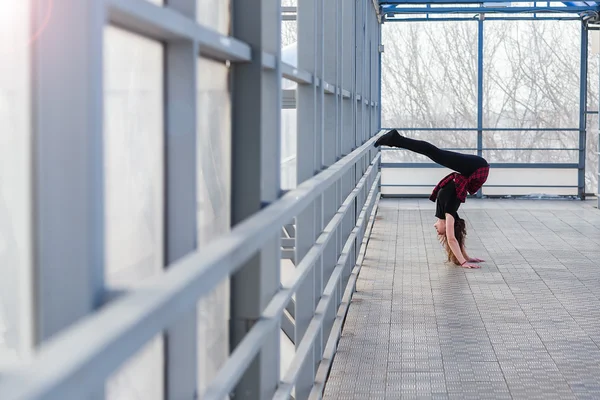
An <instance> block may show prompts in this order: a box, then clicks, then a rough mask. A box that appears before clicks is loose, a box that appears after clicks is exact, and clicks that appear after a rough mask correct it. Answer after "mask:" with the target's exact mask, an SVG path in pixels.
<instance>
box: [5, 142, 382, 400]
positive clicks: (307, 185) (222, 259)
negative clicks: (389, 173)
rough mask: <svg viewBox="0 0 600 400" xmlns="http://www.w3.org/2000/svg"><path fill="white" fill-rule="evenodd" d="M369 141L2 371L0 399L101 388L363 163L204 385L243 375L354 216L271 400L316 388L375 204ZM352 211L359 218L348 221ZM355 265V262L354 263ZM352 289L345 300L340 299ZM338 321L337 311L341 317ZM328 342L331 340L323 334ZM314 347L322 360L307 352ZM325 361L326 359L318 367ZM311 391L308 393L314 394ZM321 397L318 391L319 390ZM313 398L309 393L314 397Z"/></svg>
mask: <svg viewBox="0 0 600 400" xmlns="http://www.w3.org/2000/svg"><path fill="white" fill-rule="evenodd" d="M374 140H375V138H372V139H370V140H369V141H368V142H366V143H365V144H364V145H362V146H361V147H359V148H358V149H356V150H354V151H353V152H352V153H351V154H349V155H348V156H346V157H344V158H343V159H341V160H340V161H338V162H337V163H335V164H334V165H332V166H331V167H329V168H328V169H326V170H325V171H323V172H321V173H320V174H318V175H316V176H315V177H314V178H312V179H309V180H307V181H306V182H304V183H302V184H300V185H299V186H298V187H297V188H296V189H295V190H292V191H290V192H288V193H287V194H285V195H284V196H283V197H282V198H280V199H279V200H277V201H275V202H274V203H272V204H271V205H269V206H268V207H267V208H265V209H264V210H262V211H260V212H258V213H257V214H256V215H254V216H252V217H250V218H249V219H247V220H246V221H245V222H243V223H241V224H239V225H238V226H237V227H235V228H234V229H233V230H232V231H231V233H230V234H228V235H226V236H225V237H222V238H221V239H218V240H216V241H215V242H214V243H212V244H211V246H210V248H208V249H206V250H200V251H198V252H196V253H194V254H191V255H189V256H187V257H185V258H184V259H182V260H181V261H179V262H177V263H176V264H175V265H173V266H171V267H170V268H169V269H168V271H166V272H165V273H164V274H163V275H161V276H158V277H156V278H152V279H151V280H149V281H148V282H147V283H145V284H144V285H143V286H142V287H140V288H139V289H135V290H132V291H131V292H130V293H128V294H126V295H124V296H123V297H122V298H120V299H118V300H116V301H114V303H112V304H109V305H108V306H107V307H105V308H103V309H101V310H99V311H98V312H96V313H94V314H93V315H91V316H90V317H88V318H86V320H84V321H82V322H81V323H79V324H76V325H75V326H73V327H71V328H69V329H67V330H65V331H64V332H62V333H61V334H59V335H58V336H57V337H56V338H54V339H52V340H50V341H49V342H48V343H47V344H45V345H44V346H43V347H42V349H41V350H40V352H39V354H38V356H37V357H36V359H35V360H34V361H33V362H32V363H31V365H26V366H23V367H18V368H14V369H12V370H7V371H3V373H2V379H1V380H0V395H1V398H2V399H3V400H17V399H18V400H26V399H79V398H85V397H86V396H88V395H89V394H90V393H93V392H94V390H96V389H99V388H101V387H102V385H103V384H104V382H105V380H106V379H107V378H108V377H109V376H110V374H111V373H112V372H113V371H115V370H116V369H117V368H118V367H119V366H120V365H122V364H123V363H124V362H125V361H126V360H127V359H128V358H130V357H131V356H132V355H134V354H135V353H136V352H137V351H138V350H139V349H141V348H142V347H143V346H144V344H145V343H147V342H148V341H150V340H151V339H152V338H153V337H155V336H156V335H157V334H160V333H161V332H162V331H164V330H165V329H166V328H168V327H169V326H170V325H171V324H173V323H174V322H176V321H177V320H178V318H180V317H181V316H183V315H185V314H187V313H189V312H190V311H191V310H193V308H194V306H195V305H196V304H197V302H198V300H199V299H200V298H201V297H202V296H204V295H207V294H208V293H209V292H210V291H211V290H212V289H213V288H214V287H215V286H216V285H217V284H219V283H220V282H221V281H223V280H224V279H226V278H227V277H228V276H231V275H232V274H234V273H235V272H236V271H237V270H239V269H240V268H241V267H242V266H243V265H244V263H245V262H246V261H248V260H249V259H250V258H251V257H252V256H253V255H254V254H256V252H257V251H259V250H260V249H261V247H262V246H263V245H265V243H266V242H267V241H268V240H269V239H270V238H271V237H272V236H273V235H275V234H277V233H279V232H280V230H281V228H282V227H283V226H285V225H286V224H287V223H288V222H289V216H290V215H298V214H299V213H301V212H302V211H303V210H304V209H305V208H306V207H307V206H309V205H310V204H311V203H312V202H314V201H315V200H316V199H318V198H319V196H320V195H322V194H323V193H324V192H325V191H326V190H327V189H329V188H331V187H332V186H333V187H334V186H335V185H336V184H337V183H339V182H340V180H341V179H343V178H344V176H345V175H346V174H347V173H348V172H349V171H350V170H351V169H352V168H354V167H356V166H358V165H360V164H361V163H362V162H363V161H364V160H365V159H366V160H368V161H369V166H368V168H366V170H365V171H364V174H362V177H361V178H360V180H359V182H358V184H357V185H356V187H355V188H354V190H352V191H351V192H350V193H349V194H348V196H347V197H346V199H345V201H344V202H343V204H342V206H341V207H340V208H339V209H338V210H337V212H336V214H335V215H334V216H333V217H332V218H331V220H330V221H329V222H328V224H327V226H326V227H325V229H324V230H323V232H322V233H321V234H320V235H319V237H318V238H317V240H316V241H315V243H314V244H313V246H312V247H311V248H310V250H309V251H308V252H307V254H306V255H305V256H304V257H303V258H302V260H301V262H300V263H299V264H298V265H297V266H296V270H295V276H294V279H293V281H292V282H291V283H290V284H289V285H287V286H284V287H281V288H280V289H279V290H278V291H277V292H276V293H275V294H274V295H273V296H272V298H271V300H270V302H269V304H268V306H267V307H266V309H265V310H264V312H263V313H262V315H261V317H260V318H259V319H258V320H257V321H256V323H255V324H254V325H253V327H252V328H251V329H250V331H249V332H248V334H247V335H246V336H245V338H244V339H243V340H242V342H241V343H240V344H239V345H238V346H237V348H236V349H235V351H234V352H233V353H232V354H231V356H230V358H229V359H228V361H227V362H226V364H225V365H224V366H223V367H222V368H221V369H220V372H219V374H218V376H217V377H216V378H215V380H214V381H213V382H212V383H211V384H210V386H209V388H208V390H207V391H206V393H205V394H204V395H203V396H202V398H203V399H207V400H208V399H215V400H221V399H222V398H224V396H226V395H227V394H229V393H230V391H232V390H233V389H234V387H235V385H236V384H237V382H238V381H239V379H240V378H241V377H242V375H243V373H244V372H245V371H246V370H247V369H248V368H249V367H250V365H251V363H252V361H253V360H254V358H255V357H256V356H257V354H258V353H259V352H260V349H261V347H262V346H263V345H269V346H278V344H276V343H265V341H266V340H267V338H269V335H268V333H269V332H271V331H273V330H274V329H277V328H278V327H279V321H280V319H281V316H282V314H283V311H284V309H285V307H286V305H287V304H288V302H289V300H290V299H291V298H292V295H294V294H295V293H297V291H298V289H299V288H300V286H301V284H302V283H304V282H305V281H306V280H311V279H314V275H311V274H314V273H315V272H321V273H322V271H316V267H315V265H316V264H317V262H318V261H319V259H320V257H322V255H323V251H324V249H325V248H326V247H327V245H328V243H329V242H331V241H332V240H335V238H336V237H337V236H338V234H340V233H341V226H342V222H343V221H344V220H345V218H346V217H348V216H350V215H353V219H355V221H356V223H355V224H354V227H353V229H352V230H351V231H350V233H349V234H348V235H346V236H345V237H344V238H343V239H344V241H343V243H344V245H343V249H342V251H341V253H340V254H339V257H338V258H337V263H336V265H335V267H334V268H333V270H331V273H330V274H329V276H324V277H323V278H324V281H323V282H324V285H323V288H322V289H321V290H320V292H319V296H318V299H319V302H318V304H317V305H316V308H315V311H314V315H313V317H312V319H311V321H310V324H309V326H308V329H307V331H306V333H305V335H304V337H303V338H302V341H301V342H300V344H299V346H298V350H297V352H296V355H295V357H294V360H293V362H292V366H291V368H290V370H289V371H288V373H287V374H286V375H285V377H284V378H283V379H282V380H281V382H280V384H279V388H278V390H277V392H276V396H275V397H276V398H278V399H283V398H289V395H290V394H291V392H292V389H293V388H294V386H295V384H296V382H297V381H298V380H299V379H300V376H301V373H302V372H304V369H305V368H306V367H308V368H309V370H310V371H313V373H312V382H314V381H315V376H316V372H317V367H319V366H321V370H320V372H321V376H323V375H326V372H323V371H322V369H323V368H325V370H327V368H328V367H327V366H328V365H330V363H331V356H332V355H333V354H332V353H333V352H334V349H335V343H336V342H337V338H338V337H339V335H340V328H341V326H340V324H339V322H338V325H337V326H336V327H335V328H334V323H335V322H336V318H337V316H338V308H339V307H340V305H341V304H342V300H345V304H346V305H347V303H348V300H349V297H348V296H349V295H351V292H352V288H353V285H354V282H355V279H354V280H350V276H351V274H352V273H353V272H354V275H356V273H357V270H354V269H355V268H356V267H358V268H359V267H360V264H359V263H358V262H359V261H360V260H359V255H360V248H361V244H362V245H364V244H366V241H365V232H366V229H367V225H368V222H369V220H370V219H372V218H373V214H374V210H375V208H376V204H377V202H378V199H379V190H378V188H379V179H380V172H379V159H380V153H379V152H377V151H376V150H375V149H374V148H373V143H374ZM355 206H356V209H357V210H359V212H358V213H357V214H356V215H354V213H355ZM357 261H358V262H357ZM348 282H350V284H351V286H350V288H351V290H350V294H349V295H346V296H344V293H345V291H346V286H347V284H348ZM342 312H343V310H342ZM328 333H331V336H330V335H329V334H328ZM315 346H318V347H317V348H318V349H321V350H320V354H317V353H316V352H315V351H313V349H314V348H315ZM324 355H326V356H327V357H324ZM311 386H312V385H311ZM319 387H320V388H321V389H322V387H323V385H322V381H321V386H319ZM311 390H313V389H312V388H311Z"/></svg>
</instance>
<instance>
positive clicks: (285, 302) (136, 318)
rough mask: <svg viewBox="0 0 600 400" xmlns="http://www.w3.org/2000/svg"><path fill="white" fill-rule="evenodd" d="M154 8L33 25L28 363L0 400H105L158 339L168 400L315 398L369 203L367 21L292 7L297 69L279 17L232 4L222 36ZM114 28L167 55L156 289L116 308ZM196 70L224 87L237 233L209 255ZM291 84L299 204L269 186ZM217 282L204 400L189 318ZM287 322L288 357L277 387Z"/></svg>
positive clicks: (343, 12)
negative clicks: (217, 325)
mask: <svg viewBox="0 0 600 400" xmlns="http://www.w3.org/2000/svg"><path fill="white" fill-rule="evenodd" d="M154 3H157V2H149V1H145V0H88V1H80V0H61V1H54V2H50V3H49V4H51V5H52V20H51V23H50V24H48V25H47V26H45V24H46V22H47V21H45V14H44V13H43V12H42V10H41V8H40V10H37V11H39V12H37V14H39V15H35V16H34V19H33V26H32V31H36V29H38V28H41V27H42V26H45V27H44V28H43V29H44V34H43V35H41V36H40V37H39V38H37V39H36V41H35V42H34V43H33V47H32V49H33V50H32V51H33V54H34V57H33V59H32V68H31V69H32V71H33V72H32V75H31V82H33V86H34V87H33V92H32V93H33V107H32V121H33V125H32V126H33V130H34V132H33V135H34V137H35V138H36V140H35V141H34V143H35V146H36V147H35V151H34V152H33V154H34V165H35V174H34V175H35V176H36V178H37V179H36V180H35V183H34V186H35V188H34V189H35V190H34V191H33V192H34V193H35V197H34V199H33V202H34V204H35V207H36V208H35V213H34V214H35V216H36V220H35V223H34V225H33V231H34V235H35V243H36V244H37V247H35V251H34V253H35V254H34V259H35V263H36V264H35V267H34V272H33V275H34V281H35V282H36V286H35V287H34V289H33V290H32V293H30V294H31V296H32V299H35V301H36V304H35V309H34V310H33V312H32V315H34V316H35V317H34V321H32V324H31V325H32V326H33V327H35V335H34V337H35V344H34V345H33V347H34V348H35V351H34V356H33V359H32V360H30V362H27V363H23V364H19V365H12V366H7V367H2V369H1V370H0V398H1V399H3V400H17V399H18V400H28V399H60V400H67V399H77V400H80V399H84V398H85V399H88V398H94V399H100V398H104V397H105V394H104V390H105V389H104V385H105V382H106V380H107V378H109V377H110V376H111V374H112V373H114V372H115V371H116V370H117V369H118V368H119V367H120V366H122V365H123V364H124V363H125V362H126V361H128V360H129V359H130V358H131V357H132V356H133V355H135V354H136V353H137V352H138V351H139V350H140V349H142V348H143V347H144V345H145V344H147V343H148V342H149V341H150V340H152V339H153V338H155V337H157V336H158V337H161V336H162V337H163V340H164V343H165V377H164V382H165V383H164V395H163V398H165V399H177V400H179V399H190V400H191V399H194V398H203V399H219V400H220V399H223V398H224V397H226V396H227V395H230V396H232V398H236V399H267V398H278V399H283V398H289V397H290V396H294V398H297V399H307V398H309V397H310V398H319V397H320V396H321V394H322V391H323V389H324V382H325V380H326V377H327V374H328V371H329V368H330V366H331V362H332V358H333V354H334V352H335V349H336V345H337V340H338V338H339V336H340V333H341V321H342V320H343V317H344V312H345V311H344V310H347V304H348V302H349V299H350V296H351V294H352V291H353V288H354V286H353V284H354V282H355V274H354V278H353V271H354V269H355V266H356V265H357V262H358V261H359V258H360V254H361V246H362V247H364V246H365V245H366V239H365V238H366V237H368V235H367V233H366V230H367V227H368V222H369V221H370V220H371V219H372V218H374V210H375V208H376V206H377V203H378V200H379V182H380V172H379V160H380V154H379V152H378V151H377V150H376V149H375V148H374V147H373V143H374V140H375V138H374V137H375V135H376V134H377V132H378V125H379V103H378V101H376V99H377V98H378V94H379V81H380V79H379V49H380V46H379V45H380V29H379V22H380V21H379V16H378V9H377V7H376V4H375V3H374V2H372V1H371V0H355V1H351V2H349V1H347V0H334V1H323V0H298V6H297V21H298V33H299V35H298V37H299V39H298V53H299V54H298V56H299V57H298V59H299V64H298V67H293V66H291V65H288V64H285V63H283V62H282V61H281V57H280V54H281V50H280V48H281V45H280V32H281V29H280V24H281V20H282V7H281V4H280V0H232V1H231V3H230V4H231V7H232V21H233V22H232V32H231V34H230V35H223V34H221V33H218V32H216V31H215V30H212V29H209V28H207V27H205V26H203V25H201V24H199V23H198V22H196V14H197V12H199V10H197V7H199V5H198V4H200V3H199V2H197V0H169V1H168V2H167V4H164V5H162V6H161V5H159V4H154ZM46 11H47V10H46ZM110 25H112V26H116V27H119V28H120V29H123V30H126V31H129V32H132V33H135V34H136V35H139V36H142V37H147V38H151V39H153V40H155V41H159V42H161V43H162V44H163V46H164V54H165V60H164V65H165V76H164V99H165V101H164V110H165V117H166V118H165V119H166V123H165V126H164V143H165V149H164V160H165V162H164V165H163V166H162V170H163V172H164V185H165V186H164V187H165V191H164V196H165V210H164V215H165V217H164V232H165V234H164V243H165V260H164V273H162V274H160V275H157V276H154V277H151V278H148V280H147V281H146V282H144V284H143V285H142V286H140V287H138V288H134V289H130V290H125V291H123V292H122V293H110V292H108V291H107V288H106V285H105V284H104V278H103V277H104V272H105V269H106V265H105V261H104V242H103V240H104V239H103V238H104V234H105V231H104V226H105V215H104V212H105V204H104V199H105V194H104V172H103V168H104V167H103V161H104V154H103V150H102V149H103V140H104V138H103V112H104V109H103V101H104V100H103V35H104V29H105V27H106V26H110ZM199 57H204V58H210V59H212V60H216V61H218V62H220V63H227V64H228V65H230V68H231V71H232V73H231V77H232V79H231V88H232V89H231V93H230V95H231V101H232V108H233V111H232V115H231V122H232V127H233V132H232V149H231V151H232V184H231V185H232V186H231V190H232V198H231V209H232V230H231V232H230V233H229V234H226V235H224V236H222V237H220V238H218V239H216V240H214V241H212V242H210V244H209V245H207V246H206V247H199V246H198V241H197V232H196V226H197V198H196V196H197V180H196V174H197V172H196V170H195V168H196V165H197V160H198V157H199V154H198V151H197V146H196V140H197V137H196V129H197V128H196V127H197V122H198V114H197V98H196V80H197V78H198V75H197V73H198V72H197V62H198V59H199ZM200 73H201V72H200ZM284 77H285V78H287V79H290V80H293V81H295V82H297V83H298V90H297V100H296V102H297V109H298V117H299V118H298V143H297V148H298V152H297V162H298V176H297V181H298V186H297V188H296V189H294V190H291V191H289V192H287V193H284V192H282V191H281V189H280V180H279V171H280V156H279V154H280V147H279V143H280V135H281V132H280V130H281V127H280V126H281V124H280V111H281V109H282V106H283V104H282V90H281V82H282V78H284ZM67 82H68V83H67ZM57 99H58V100H60V101H57ZM219 133H220V132H218V131H215V132H214V135H219ZM291 219H294V220H295V227H294V226H291V229H293V230H295V235H294V240H295V242H294V243H293V244H294V246H293V251H294V257H293V258H294V264H295V276H294V279H293V280H291V282H286V284H285V285H282V284H281V283H280V272H279V268H280V260H281V258H282V251H281V245H282V242H281V231H282V228H284V227H286V228H288V229H290V225H289V223H290V220H291ZM286 244H288V245H289V241H288V242H286ZM287 251H289V248H288V250H287ZM354 272H355V273H356V271H354ZM228 278H231V328H230V339H231V343H230V357H229V359H228V360H227V361H226V362H225V364H224V365H222V366H221V369H220V371H219V373H218V375H217V376H216V377H215V379H214V380H212V381H211V382H203V386H208V389H207V390H206V391H205V392H204V393H198V388H199V387H200V385H199V382H198V378H197V376H198V374H197V372H198V369H199V365H198V360H197V351H196V350H197V347H198V346H202V343H199V342H198V340H197V320H196V318H197V317H196V314H195V306H196V304H197V302H198V300H199V299H201V298H202V297H203V296H205V295H207V294H209V293H210V292H211V291H212V290H213V289H214V288H215V287H216V286H217V285H218V284H220V283H222V282H223V281H225V280H227V279H228ZM292 299H293V301H292ZM284 310H287V312H289V313H290V314H291V315H292V318H291V319H290V318H288V319H287V320H286V321H287V322H288V323H291V324H293V329H294V333H293V335H292V334H290V335H291V336H292V337H293V340H294V344H295V347H296V352H295V355H294V359H293V361H292V363H291V366H290V368H289V369H288V370H287V371H286V372H285V374H283V375H281V374H280V346H279V332H280V328H281V321H282V317H283V315H284ZM288 327H289V326H288ZM288 333H289V332H288Z"/></svg>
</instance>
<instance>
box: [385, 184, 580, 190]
mask: <svg viewBox="0 0 600 400" xmlns="http://www.w3.org/2000/svg"><path fill="white" fill-rule="evenodd" d="M435 185H437V183H424V184H422V185H414V184H395V183H385V184H383V183H382V184H381V187H434V186H435ZM485 186H486V187H490V188H553V189H570V188H577V187H578V186H577V185H487V184H486V185H485Z"/></svg>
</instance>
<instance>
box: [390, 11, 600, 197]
mask: <svg viewBox="0 0 600 400" xmlns="http://www.w3.org/2000/svg"><path fill="white" fill-rule="evenodd" d="M477 28H478V27H477V22H476V21H473V22H424V23H416V22H400V23H388V24H386V25H384V29H383V34H384V36H383V40H384V44H385V48H386V52H385V53H384V60H383V65H382V67H383V71H382V113H383V114H382V123H383V126H385V127H408V128H447V129H450V128H476V127H477ZM580 30H581V25H580V23H579V22H572V21H558V22H557V21H488V22H485V23H484V64H483V67H484V75H483V77H484V80H483V115H482V117H483V126H484V128H488V129H492V131H489V132H488V131H486V132H485V133H484V143H483V145H484V147H485V148H490V149H501V148H560V149H566V148H577V147H578V140H579V134H578V132H576V131H574V132H567V131H560V128H563V129H564V128H571V129H573V128H578V126H579V68H580V65H579V54H580V49H579V46H580V41H579V40H580ZM589 68H590V74H589V76H590V77H594V76H597V74H598V59H597V57H592V58H590V62H589ZM588 79H589V78H588ZM595 82H596V81H595V80H589V81H588V109H597V107H598V106H597V104H598V101H597V100H598V85H597V84H595ZM589 122H590V125H589V127H588V128H589V134H588V137H587V145H588V152H587V168H586V169H587V171H588V173H587V174H586V181H587V182H586V183H587V188H588V191H591V190H595V189H596V188H597V184H598V182H597V172H596V171H597V170H598V169H597V168H598V157H597V151H596V149H597V141H598V137H597V136H598V135H597V134H596V132H597V127H598V125H597V118H589ZM497 128H516V129H519V128H521V129H532V128H535V129H555V128H556V129H558V130H557V131H533V132H532V131H516V132H494V131H493V129H497ZM592 132H594V133H592ZM409 134H411V135H412V136H413V137H418V138H423V139H428V140H432V141H433V142H434V143H436V144H437V145H439V146H443V147H449V148H467V147H470V148H473V147H475V145H476V133H475V132H473V131H459V130H457V131H450V132H411V133H409ZM484 156H485V157H486V158H488V159H490V160H491V161H496V162H575V161H576V160H577V156H578V153H577V151H541V150H522V151H506V150H488V151H485V152H484ZM386 158H387V159H388V160H395V161H401V160H404V161H409V160H410V161H414V160H417V159H419V158H420V156H418V155H414V154H409V153H406V152H402V153H400V152H397V153H396V152H386Z"/></svg>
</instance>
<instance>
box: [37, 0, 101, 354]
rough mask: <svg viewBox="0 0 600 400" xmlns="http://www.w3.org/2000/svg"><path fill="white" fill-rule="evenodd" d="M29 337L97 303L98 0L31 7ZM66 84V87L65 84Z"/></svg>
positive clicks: (45, 335) (45, 334)
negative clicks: (34, 33) (32, 313)
mask: <svg viewBox="0 0 600 400" xmlns="http://www.w3.org/2000/svg"><path fill="white" fill-rule="evenodd" d="M32 13H33V21H34V22H33V25H34V26H33V27H34V29H37V28H35V27H40V26H43V27H44V34H43V35H40V36H39V37H38V38H37V40H36V41H34V42H33V44H32V54H33V60H34V63H35V64H34V65H33V68H32V71H33V72H32V82H33V87H32V103H33V110H34V113H35V114H34V116H33V119H32V127H33V135H34V140H33V141H32V142H33V143H34V146H35V149H34V158H35V159H34V165H35V167H34V169H35V173H34V177H35V180H34V191H33V192H34V193H35V196H36V197H35V212H34V213H33V215H34V216H35V217H34V218H35V219H34V226H35V228H34V229H35V240H34V242H35V244H36V249H35V256H34V259H35V272H34V275H35V287H36V289H35V291H36V295H35V296H34V298H35V309H36V319H37V321H36V324H35V325H36V331H37V332H36V342H37V344H38V345H39V344H41V343H43V342H45V341H46V340H48V339H49V338H50V337H52V336H55V335H56V334H57V333H59V332H60V331H61V330H63V329H65V328H67V327H69V326H70V325H71V324H73V323H74V322H76V321H77V320H79V319H80V318H83V317H84V316H86V315H87V314H88V313H90V312H92V311H93V310H94V309H95V308H96V307H98V306H100V305H101V304H102V303H103V292H104V254H105V253H104V251H105V249H104V218H105V217H104V165H103V146H104V145H103V106H102V104H103V96H104V93H103V81H102V69H103V32H104V31H103V29H104V22H105V20H104V17H105V13H104V9H103V3H102V1H100V0H90V1H84V2H82V1H80V0H65V1H61V2H55V4H54V7H53V9H52V21H53V23H51V24H48V25H45V23H44V21H45V18H46V17H47V15H46V10H44V8H43V7H33V10H32ZM65 82H69V85H66V86H65Z"/></svg>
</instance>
